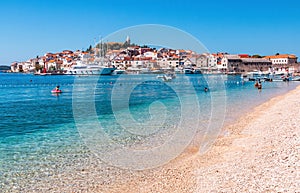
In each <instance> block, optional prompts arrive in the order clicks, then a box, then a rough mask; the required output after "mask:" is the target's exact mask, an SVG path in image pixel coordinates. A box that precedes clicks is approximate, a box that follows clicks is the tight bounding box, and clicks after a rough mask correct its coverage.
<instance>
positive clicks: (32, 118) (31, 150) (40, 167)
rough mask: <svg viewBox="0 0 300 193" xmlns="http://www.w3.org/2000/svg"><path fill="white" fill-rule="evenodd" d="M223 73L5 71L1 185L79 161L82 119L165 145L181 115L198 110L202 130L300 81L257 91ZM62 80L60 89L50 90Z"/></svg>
mask: <svg viewBox="0 0 300 193" xmlns="http://www.w3.org/2000/svg"><path fill="white" fill-rule="evenodd" d="M222 81H223V82H220V76H217V75H206V76H203V75H189V76H185V75H178V76H177V78H176V79H174V80H173V81H172V82H170V83H164V82H161V81H159V80H158V79H156V75H122V76H102V77H100V78H99V77H93V76H91V77H75V76H34V75H24V74H6V73H1V74H0V118H1V121H0V189H1V188H2V189H9V187H12V186H17V187H18V186H22V185H20V184H21V182H22V181H24V180H25V179H30V180H29V181H28V182H27V183H29V182H30V183H35V181H39V180H41V179H44V178H47V177H49V176H51V175H53V173H56V174H57V173H59V172H61V171H63V170H66V169H67V168H72V167H73V166H74V167H76V164H74V163H77V164H78V163H80V160H81V159H82V158H83V157H84V156H85V155H86V154H88V153H89V152H90V150H89V148H87V147H86V146H85V144H86V141H85V139H83V136H84V131H83V132H82V130H81V129H82V127H81V126H82V125H84V126H85V127H86V128H89V127H91V128H92V127H93V125H90V123H91V122H92V121H93V117H94V116H96V118H97V121H99V123H100V124H101V125H102V127H103V130H104V131H105V133H106V135H107V136H108V137H109V138H110V139H112V140H113V141H114V142H117V143H118V144H122V145H128V146H133V145H136V146H138V147H140V148H149V147H151V146H153V145H155V146H159V145H162V144H163V143H164V140H165V139H166V138H168V136H169V135H172V133H173V132H174V131H175V129H176V127H178V126H180V125H181V124H182V122H184V120H182V118H184V119H188V118H195V117H196V118H197V120H198V121H199V122H200V123H201V124H200V126H199V124H198V125H197V126H199V132H201V131H203V132H204V130H205V129H207V124H209V122H220V123H221V122H222V123H223V114H222V113H221V112H223V111H226V115H225V120H224V121H225V122H224V123H225V124H229V123H231V122H233V121H234V120H236V119H237V118H238V117H239V116H241V115H242V114H244V113H245V112H247V111H250V110H251V109H252V108H253V107H255V106H257V105H259V104H261V103H263V102H265V101H267V100H269V99H270V98H272V97H274V96H276V95H279V94H283V93H286V92H288V91H289V90H291V89H294V88H295V87H296V86H297V85H298V83H297V82H272V83H270V82H264V83H263V89H262V91H258V90H257V89H255V88H254V87H253V82H244V83H243V82H242V81H241V80H240V77H239V76H222ZM223 83H224V84H223ZM56 85H60V87H61V89H62V90H63V93H62V94H58V95H56V94H51V92H50V91H51V90H52V89H53V88H54V87H55V86H56ZM223 86H224V88H225V90H223V89H222V88H223ZM204 87H209V89H210V90H209V92H204V90H203V89H204ZM88 94H90V95H88ZM224 94H225V95H224ZM90 97H92V99H93V100H92V101H91V100H89V99H90ZM195 99H196V100H197V101H195ZM189 102H190V103H191V104H189ZM212 103H213V104H214V105H215V106H214V105H212ZM218 103H220V104H218ZM222 103H224V104H225V105H226V106H224V105H222ZM194 104H197V105H196V106H195V105H194ZM193 105H194V106H195V109H196V110H198V111H197V112H198V113H196V112H195V111H194V110H195V109H193V108H190V110H189V109H186V110H183V106H186V107H192V106H193ZM91 107H92V108H91ZM196 107H197V108H196ZM223 107H226V109H216V108H223ZM93 108H94V110H95V111H93V110H92V109H93ZM215 112H217V113H215ZM218 112H219V113H218ZM128 114H129V115H130V116H129V115H128ZM189 115H190V116H189ZM128 120H129V121H128ZM195 122H197V121H195ZM195 122H193V121H191V122H190V123H189V122H188V123H186V124H187V125H191V126H193V125H194V124H196V123H195ZM218 126H220V125H218ZM128 129H129V130H130V132H128ZM87 130H88V129H87ZM87 144H88V143H87ZM103 151H104V152H102V153H105V150H103ZM74 160H75V161H74ZM76 160H77V161H76ZM25 181H26V180H25ZM30 183H29V184H30Z"/></svg>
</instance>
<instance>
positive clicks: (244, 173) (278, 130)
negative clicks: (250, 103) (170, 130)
mask: <svg viewBox="0 0 300 193" xmlns="http://www.w3.org/2000/svg"><path fill="white" fill-rule="evenodd" d="M299 96H300V87H298V88H297V89H296V90H293V91H291V92H289V93H287V94H285V95H283V96H278V97H275V98H273V99H271V100H270V101H268V102H266V103H264V104H262V105H260V106H258V107H256V108H255V110H254V111H253V112H251V113H249V114H248V115H246V116H244V117H242V118H241V119H239V120H238V121H237V122H236V123H235V124H233V125H230V126H228V127H226V128H224V129H225V130H227V131H228V132H229V133H230V134H229V135H227V136H224V137H220V138H219V139H218V140H217V141H216V143H215V144H214V146H213V147H212V148H211V149H210V150H209V152H207V153H206V154H204V155H199V154H195V153H194V154H193V155H192V156H191V155H190V156H188V157H185V158H181V159H179V160H175V161H173V162H172V163H170V164H168V165H166V166H164V167H163V168H158V169H157V170H153V171H148V173H144V172H143V173H141V176H139V177H138V178H135V177H134V178H133V179H134V180H130V181H128V182H127V183H126V184H120V185H119V186H117V187H116V186H113V187H108V189H106V190H105V191H104V189H102V190H100V189H98V191H100V192H120V191H121V192H125V191H126V192H300V186H299V184H300V172H299V171H300V160H299V157H300V125H299V124H300V100H299Z"/></svg>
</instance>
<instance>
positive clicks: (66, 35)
mask: <svg viewBox="0 0 300 193" xmlns="http://www.w3.org/2000/svg"><path fill="white" fill-rule="evenodd" d="M299 6H300V3H299V2H298V1H296V0H294V1H292V0H286V1H276V0H273V1H271V0H265V1H258V0H252V1H230V0H227V1H221V0H213V1H201V0H185V1H179V0H172V1H169V0H151V1H142V0H139V1H138V0H126V1H124V0H122V1H121V0H114V1H106V0H103V1H101V0H85V1H79V0H51V1H50V0H48V1H47V0H43V1H42V0H26V1H25V0H24V1H23V0H9V1H1V2H0V23H1V28H0V64H10V63H11V62H13V61H24V60H27V59H29V58H34V57H36V56H37V55H43V54H44V53H46V52H58V51H62V50H64V49H71V50H76V49H86V48H87V47H88V46H89V45H90V44H93V43H94V40H95V38H97V39H98V38H99V36H102V37H105V36H107V35H109V34H111V33H113V32H115V31H117V30H120V29H122V28H126V27H130V26H135V25H141V24H161V25H168V26H172V27H176V28H179V29H181V30H183V31H186V32H188V33H190V34H191V35H193V36H194V37H196V38H197V39H199V40H200V41H201V42H202V43H203V44H204V45H205V46H206V47H207V48H208V50H210V51H211V52H218V51H219V52H229V53H233V54H234V53H248V54H261V55H270V54H275V53H277V52H279V53H291V54H296V55H298V56H300V35H299V31H300V22H299V19H300V14H299ZM125 38H126V37H124V40H125ZM131 40H132V41H133V42H134V37H131ZM138 43H139V42H138Z"/></svg>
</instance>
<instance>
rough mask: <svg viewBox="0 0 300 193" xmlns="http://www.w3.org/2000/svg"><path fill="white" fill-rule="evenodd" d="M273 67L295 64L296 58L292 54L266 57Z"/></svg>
mask: <svg viewBox="0 0 300 193" xmlns="http://www.w3.org/2000/svg"><path fill="white" fill-rule="evenodd" d="M265 59H268V60H270V61H271V62H272V64H273V65H287V66H288V65H291V64H295V63H297V57H296V56H295V55H293V54H279V55H274V56H266V57H265Z"/></svg>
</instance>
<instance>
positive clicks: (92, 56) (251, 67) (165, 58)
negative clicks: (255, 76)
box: [10, 37, 300, 74]
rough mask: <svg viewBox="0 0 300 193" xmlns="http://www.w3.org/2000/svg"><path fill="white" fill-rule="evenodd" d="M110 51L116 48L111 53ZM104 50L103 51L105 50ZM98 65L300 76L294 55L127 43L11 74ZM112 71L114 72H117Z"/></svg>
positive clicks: (19, 65)
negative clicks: (215, 50) (228, 51)
mask: <svg viewBox="0 0 300 193" xmlns="http://www.w3.org/2000/svg"><path fill="white" fill-rule="evenodd" d="M113 44H119V45H124V44H126V45H128V46H127V47H125V48H120V49H112V48H113V46H112V45H113ZM110 47H112V48H111V49H110ZM101 48H102V49H101ZM84 65H89V66H91V65H94V66H95V65H97V66H99V65H100V66H104V67H110V68H113V69H114V70H116V71H119V72H125V73H130V74H143V73H166V72H174V73H185V74H193V73H194V74H197V73H202V74H219V73H222V74H242V73H246V72H251V71H263V72H266V71H268V72H275V71H276V72H289V73H293V72H298V71H300V68H299V64H298V63H297V56H296V55H293V54H279V53H277V54H275V55H271V56H260V55H252V56H251V55H249V54H229V53H221V52H220V53H196V52H194V51H192V50H183V49H169V48H159V49H157V48H151V47H148V46H137V45H134V44H133V45H132V44H130V39H129V37H127V39H126V42H125V43H116V42H109V43H107V44H106V49H105V50H103V46H99V44H98V45H97V46H95V47H94V48H92V47H91V48H90V49H89V50H87V51H81V50H76V51H71V50H64V51H62V52H58V53H46V54H44V55H43V56H37V57H36V58H32V59H29V60H27V61H24V62H13V63H12V64H11V70H10V71H11V72H23V73H35V74H42V73H48V74H68V73H67V72H68V71H70V69H72V68H74V67H80V66H84ZM114 70H112V71H114Z"/></svg>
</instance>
